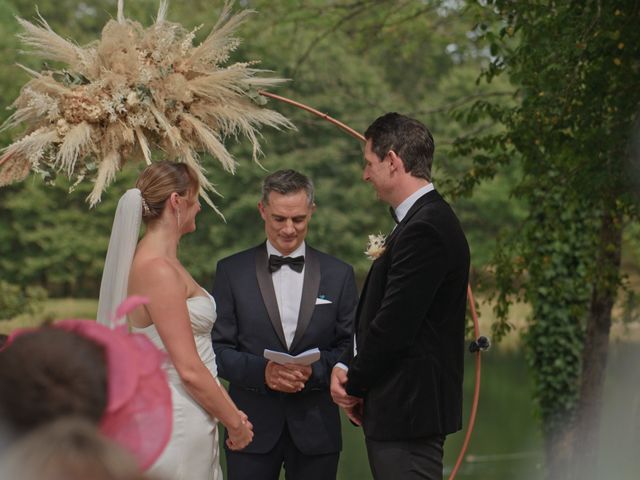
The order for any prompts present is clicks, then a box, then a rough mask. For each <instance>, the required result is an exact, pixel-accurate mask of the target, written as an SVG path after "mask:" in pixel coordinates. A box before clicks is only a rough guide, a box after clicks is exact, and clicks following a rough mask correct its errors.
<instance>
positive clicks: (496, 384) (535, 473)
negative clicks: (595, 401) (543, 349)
mask: <svg viewBox="0 0 640 480" xmlns="http://www.w3.org/2000/svg"><path fill="white" fill-rule="evenodd" d="M638 365H640V345H638V344H625V343H619V344H612V345H611V351H610V356H609V365H608V372H607V382H606V384H605V399H604V404H605V407H604V411H603V418H602V439H601V449H600V458H599V472H600V475H599V478H602V479H607V480H609V479H611V480H631V479H633V480H635V479H637V478H638V473H637V472H638V471H640V455H639V454H640V369H638V367H637V366H638ZM474 371H475V366H474V363H473V357H472V356H471V355H469V356H468V359H467V365H466V375H465V401H466V404H465V410H466V411H467V415H468V410H469V408H470V406H471V399H472V396H473V381H474ZM531 392H532V385H531V380H530V375H529V372H528V369H527V365H526V363H525V360H524V355H523V354H522V352H520V351H511V352H505V351H500V350H498V349H492V350H490V351H489V352H488V353H486V354H485V355H484V356H483V362H482V386H481V390H480V403H479V409H478V415H477V418H476V427H475V430H474V434H473V436H472V438H471V443H470V445H469V449H468V450H467V455H466V457H465V461H464V463H463V464H462V467H461V469H460V470H459V472H458V475H457V477H456V478H457V479H459V480H469V479H473V480H513V479H518V480H541V479H542V478H543V477H544V471H543V460H544V459H543V456H542V437H541V435H540V432H539V428H538V423H537V419H536V414H535V407H534V404H533V401H532V398H531ZM342 425H343V440H344V448H343V452H342V455H341V457H340V464H339V471H338V478H339V479H340V480H361V479H362V480H367V479H370V478H371V473H370V471H369V467H368V463H367V457H366V451H365V447H364V440H363V438H362V433H361V430H360V429H358V428H355V427H353V426H351V424H349V423H348V422H346V421H343V423H342ZM465 425H466V420H465ZM463 440H464V432H459V433H457V434H455V435H451V436H449V437H448V438H447V442H446V444H445V478H447V477H448V475H449V473H450V471H451V469H452V468H453V465H454V463H455V461H456V458H457V456H458V453H459V451H460V448H461V446H462V442H463Z"/></svg>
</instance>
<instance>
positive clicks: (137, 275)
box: [98, 161, 253, 480]
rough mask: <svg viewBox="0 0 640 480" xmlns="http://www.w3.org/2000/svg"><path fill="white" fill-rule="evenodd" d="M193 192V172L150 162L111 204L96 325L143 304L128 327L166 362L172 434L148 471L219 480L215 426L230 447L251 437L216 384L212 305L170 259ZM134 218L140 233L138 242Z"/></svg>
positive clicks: (188, 227)
mask: <svg viewBox="0 0 640 480" xmlns="http://www.w3.org/2000/svg"><path fill="white" fill-rule="evenodd" d="M198 191H199V182H198V177H197V175H196V173H195V172H194V171H193V170H192V169H191V168H190V167H188V166H187V165H185V164H182V163H172V162H166V161H165V162H158V163H154V164H152V165H150V166H149V167H147V168H146V169H145V170H144V171H143V172H142V173H141V174H140V177H139V178H138V181H137V182H136V188H134V189H131V190H128V191H127V192H126V193H125V194H124V195H123V196H122V198H121V199H120V202H119V203H118V208H117V211H116V216H115V219H114V224H113V230H112V232H111V240H110V242H109V250H108V253H107V259H106V262H105V271H104V273H103V278H102V284H101V287H100V301H99V305H98V320H99V321H101V322H103V323H110V320H109V319H110V317H111V316H112V313H113V312H115V308H116V306H117V305H118V304H119V303H120V302H121V301H122V300H123V299H124V298H125V297H126V296H127V295H142V296H145V297H148V299H149V303H148V304H147V305H144V308H139V309H136V310H135V311H134V312H132V313H130V314H129V324H130V326H131V328H132V330H133V331H136V332H141V333H144V334H146V335H147V336H148V337H149V338H150V339H151V340H152V341H153V342H154V343H155V344H156V345H157V346H158V347H160V348H161V349H164V350H165V351H166V352H167V353H168V356H169V359H170V362H167V363H168V364H167V367H166V370H167V376H168V379H169V383H170V386H171V390H172V392H171V393H172V402H173V431H172V434H171V439H170V440H169V444H168V445H167V447H166V448H165V450H164V452H163V453H162V455H161V456H160V458H159V459H158V460H157V461H156V463H155V464H154V465H153V466H152V467H151V469H150V470H149V473H151V474H152V475H156V476H158V477H160V478H167V479H172V480H179V479H187V478H188V479H194V480H201V479H211V480H218V479H220V480H222V472H221V469H220V463H219V451H218V450H219V448H218V432H217V428H216V423H217V421H218V420H219V421H220V422H222V424H223V425H224V426H225V428H226V429H227V431H228V433H229V438H228V440H227V442H228V443H227V445H228V447H229V448H230V449H233V450H241V449H243V448H244V447H246V446H247V445H248V444H249V443H250V442H251V440H252V438H253V427H252V425H251V423H250V422H249V421H248V419H247V417H246V415H245V414H244V413H243V412H241V411H240V410H238V408H237V407H236V406H235V404H234V403H233V401H232V400H231V399H230V398H229V396H228V395H227V392H226V390H225V389H224V388H223V387H222V386H221V385H220V383H219V382H218V380H217V369H216V362H215V354H214V352H213V348H212V345H211V335H210V334H211V329H212V328H213V324H214V322H215V319H216V310H215V301H214V299H213V297H211V296H210V295H209V294H208V293H207V292H206V290H204V289H203V288H202V287H201V286H200V285H198V284H197V283H196V282H195V280H194V279H193V278H192V277H191V275H190V274H189V272H187V270H186V269H185V268H184V267H183V266H182V264H181V263H180V261H179V260H178V258H177V249H178V243H179V241H180V237H182V235H184V234H185V233H189V232H192V231H194V230H195V228H196V224H195V217H196V215H197V214H198V212H199V211H200V203H199V202H198ZM141 220H143V221H144V223H145V224H146V231H145V234H144V236H143V237H142V239H141V240H140V241H139V242H137V239H138V232H139V228H140V221H141ZM136 243H137V246H136Z"/></svg>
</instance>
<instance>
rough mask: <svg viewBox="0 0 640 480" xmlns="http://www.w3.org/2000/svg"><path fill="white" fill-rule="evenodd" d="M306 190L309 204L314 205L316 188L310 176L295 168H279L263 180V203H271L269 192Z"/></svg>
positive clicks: (285, 192) (287, 192) (283, 192)
mask: <svg viewBox="0 0 640 480" xmlns="http://www.w3.org/2000/svg"><path fill="white" fill-rule="evenodd" d="M300 190H304V192H305V193H306V194H307V200H308V202H309V206H311V205H313V199H314V188H313V182H312V181H311V179H310V178H309V177H307V176H306V175H303V174H302V173H300V172H296V171H295V170H278V171H276V172H273V173H272V174H270V175H268V176H267V177H266V178H265V179H264V181H263V182H262V203H263V204H264V205H268V204H269V194H270V193H271V192H278V193H280V194H282V195H287V194H289V193H296V192H299V191H300Z"/></svg>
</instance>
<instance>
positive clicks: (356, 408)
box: [343, 398, 364, 427]
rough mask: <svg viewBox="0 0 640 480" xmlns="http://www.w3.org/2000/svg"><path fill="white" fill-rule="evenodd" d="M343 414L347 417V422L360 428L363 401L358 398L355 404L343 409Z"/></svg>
mask: <svg viewBox="0 0 640 480" xmlns="http://www.w3.org/2000/svg"><path fill="white" fill-rule="evenodd" d="M343 410H344V413H346V414H347V417H349V420H351V422H352V423H353V424H354V425H356V426H358V427H361V426H362V416H363V414H364V400H362V399H361V398H358V399H357V401H356V403H355V404H354V405H353V406H351V407H349V408H343Z"/></svg>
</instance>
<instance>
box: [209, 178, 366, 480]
mask: <svg viewBox="0 0 640 480" xmlns="http://www.w3.org/2000/svg"><path fill="white" fill-rule="evenodd" d="M313 197H314V189H313V184H312V183H311V181H310V180H309V178H307V177H306V176H304V175H302V174H300V173H298V172H295V171H293V170H281V171H278V172H275V173H273V174H271V175H269V176H268V177H267V178H265V180H264V183H263V187H262V200H261V201H260V203H259V204H258V208H259V210H260V215H261V217H262V219H263V220H264V226H265V232H266V236H267V240H266V242H263V243H262V244H260V245H258V246H257V247H254V248H251V249H249V250H246V251H243V252H240V253H237V254H235V255H233V256H231V257H228V258H225V259H223V260H221V261H220V262H219V263H218V266H217V270H216V278H215V283H214V287H213V295H214V298H215V300H216V303H217V311H218V318H217V321H216V323H215V327H214V331H213V346H214V349H215V353H216V360H217V363H218V369H219V374H220V376H221V377H223V378H225V379H227V380H229V382H230V385H229V394H230V396H231V398H232V399H233V401H234V402H235V403H236V405H237V406H238V408H240V409H241V410H243V411H244V412H245V413H246V414H247V415H248V416H249V420H250V421H251V423H252V424H253V432H254V437H253V442H252V443H251V444H250V445H249V446H248V447H247V448H245V449H244V450H242V451H240V452H235V451H231V450H229V449H227V450H226V458H227V475H228V478H229V480H244V479H246V480H277V479H278V478H279V474H280V469H281V466H282V465H283V464H284V468H285V470H286V476H287V479H288V480H296V479H299V480H303V479H304V480H313V479H317V480H330V479H332V478H333V479H335V478H336V473H337V468H338V456H339V453H340V449H341V437H340V418H339V415H338V408H337V407H336V406H335V404H334V403H333V402H332V401H331V396H330V394H329V383H330V378H331V369H332V367H333V366H334V365H335V363H336V362H337V361H338V358H339V357H340V355H341V354H342V353H343V352H344V351H345V349H346V348H347V346H348V344H349V337H350V335H351V331H352V322H353V314H354V311H355V306H356V302H357V291H356V285H355V280H354V275H353V269H352V268H351V267H350V266H349V265H347V264H346V263H344V262H341V261H340V260H338V259H336V258H334V257H331V256H329V255H327V254H325V253H322V252H319V251H318V250H315V249H313V248H311V247H310V246H309V245H307V244H306V243H305V237H306V234H307V229H308V226H309V220H310V219H311V215H312V214H313V211H314V210H315V205H314V200H313ZM265 348H266V349H270V350H276V351H280V352H286V353H289V354H291V355H297V354H300V353H302V352H304V351H306V350H309V349H312V348H318V349H319V350H320V352H321V356H320V360H318V361H316V362H315V363H313V364H312V365H311V366H296V365H279V364H277V363H274V362H272V361H267V360H266V359H265V358H264V356H263V352H264V349H265Z"/></svg>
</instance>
